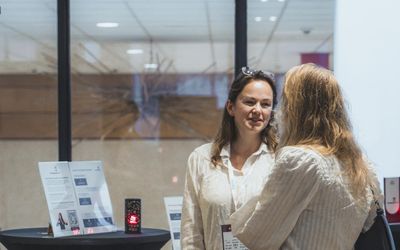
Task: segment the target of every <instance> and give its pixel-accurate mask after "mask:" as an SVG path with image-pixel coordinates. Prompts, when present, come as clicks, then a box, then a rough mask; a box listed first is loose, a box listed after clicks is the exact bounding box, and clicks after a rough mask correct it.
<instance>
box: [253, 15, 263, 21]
mask: <svg viewBox="0 0 400 250" xmlns="http://www.w3.org/2000/svg"><path fill="white" fill-rule="evenodd" d="M261 20H262V17H260V16H256V17H255V18H254V21H256V22H261Z"/></svg>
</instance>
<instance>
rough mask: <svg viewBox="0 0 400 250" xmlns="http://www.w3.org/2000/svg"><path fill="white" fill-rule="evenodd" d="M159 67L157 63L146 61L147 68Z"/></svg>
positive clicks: (145, 66)
mask: <svg viewBox="0 0 400 250" xmlns="http://www.w3.org/2000/svg"><path fill="white" fill-rule="evenodd" d="M157 67H158V64H157V63H146V64H145V65H144V68H145V69H156V68H157Z"/></svg>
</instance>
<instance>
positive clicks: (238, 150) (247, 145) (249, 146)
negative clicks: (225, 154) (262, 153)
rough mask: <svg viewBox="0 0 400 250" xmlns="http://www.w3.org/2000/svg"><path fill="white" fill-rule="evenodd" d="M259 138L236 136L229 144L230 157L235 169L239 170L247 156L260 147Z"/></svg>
mask: <svg viewBox="0 0 400 250" xmlns="http://www.w3.org/2000/svg"><path fill="white" fill-rule="evenodd" d="M260 144H261V139H260V137H259V136H257V137H238V138H237V139H236V140H235V141H234V142H233V143H232V144H231V152H230V159H231V163H232V164H233V166H234V167H235V168H236V169H239V170H241V169H242V167H243V165H244V163H245V161H246V160H247V158H249V156H250V155H252V154H253V153H254V152H256V151H257V150H258V149H259V148H260Z"/></svg>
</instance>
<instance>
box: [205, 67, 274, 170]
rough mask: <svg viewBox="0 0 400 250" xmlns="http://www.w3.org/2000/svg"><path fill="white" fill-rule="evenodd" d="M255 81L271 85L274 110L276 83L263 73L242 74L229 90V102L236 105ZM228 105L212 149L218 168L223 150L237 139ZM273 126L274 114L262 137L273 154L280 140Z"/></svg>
mask: <svg viewBox="0 0 400 250" xmlns="http://www.w3.org/2000/svg"><path fill="white" fill-rule="evenodd" d="M254 80H262V81H265V82H267V83H268V84H269V86H270V87H271V89H272V93H273V108H274V107H275V106H276V104H277V96H276V88H275V81H274V80H273V79H272V78H270V77H268V76H266V75H265V74H264V72H263V71H253V72H252V74H251V75H247V74H243V73H240V74H239V75H238V76H237V77H236V79H235V80H234V81H233V83H232V85H231V88H230V90H229V96H228V101H231V102H232V103H235V102H236V99H237V97H238V96H239V94H240V93H241V92H242V90H243V89H244V87H245V86H246V85H247V84H249V83H250V82H251V81H254ZM228 101H227V102H226V104H227V103H228ZM226 104H225V109H224V113H223V115H222V121H221V125H220V127H219V130H218V133H217V136H216V137H215V139H214V142H213V145H212V149H211V161H212V163H213V164H214V166H217V165H218V164H220V163H221V156H220V153H221V150H222V148H223V147H224V146H225V145H227V144H228V143H232V142H234V141H235V139H236V137H237V131H236V125H235V121H234V118H233V117H232V116H231V115H229V113H228V111H227V109H226ZM273 124H274V117H273V113H272V115H271V118H270V120H269V123H268V125H267V127H265V128H264V129H263V130H262V131H261V133H260V137H261V140H262V141H263V142H264V143H265V144H267V147H268V149H269V150H271V151H272V152H275V149H276V146H277V144H278V139H277V131H276V128H275V126H274V125H273Z"/></svg>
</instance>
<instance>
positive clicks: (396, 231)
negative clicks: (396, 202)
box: [390, 223, 400, 249]
mask: <svg viewBox="0 0 400 250" xmlns="http://www.w3.org/2000/svg"><path fill="white" fill-rule="evenodd" d="M390 230H391V231H392V234H393V240H394V244H395V245H396V249H400V224H399V223H397V224H390Z"/></svg>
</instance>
